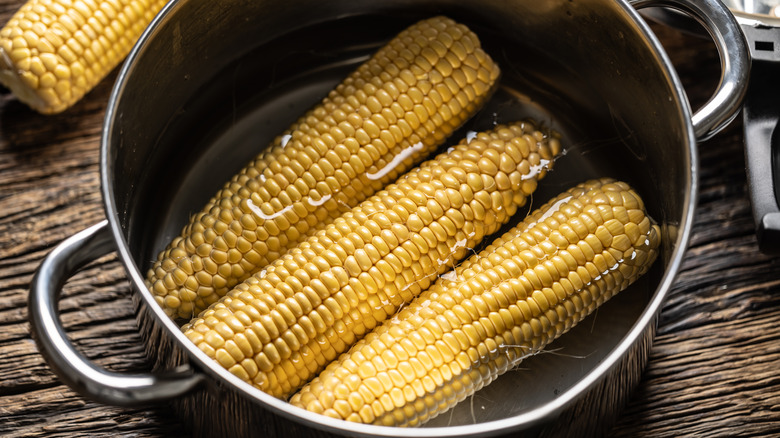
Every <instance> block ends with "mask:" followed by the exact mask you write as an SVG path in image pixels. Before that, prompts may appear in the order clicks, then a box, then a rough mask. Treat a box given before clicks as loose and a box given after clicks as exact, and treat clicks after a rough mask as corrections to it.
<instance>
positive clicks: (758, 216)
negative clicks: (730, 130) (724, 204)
mask: <svg viewBox="0 0 780 438" xmlns="http://www.w3.org/2000/svg"><path fill="white" fill-rule="evenodd" d="M742 30H743V31H744V33H745V36H746V38H747V40H748V44H749V45H750V51H751V55H752V58H753V66H752V73H751V78H750V85H749V87H748V92H747V96H746V97H745V105H744V108H743V117H744V127H745V128H744V129H745V160H746V162H747V179H748V188H749V191H750V200H751V203H752V206H753V218H754V220H755V224H756V236H757V238H758V246H759V249H760V250H761V252H763V253H766V254H780V206H779V205H778V199H780V129H777V128H778V123H779V122H780V29H778V28H775V27H768V26H761V25H756V24H743V25H742Z"/></svg>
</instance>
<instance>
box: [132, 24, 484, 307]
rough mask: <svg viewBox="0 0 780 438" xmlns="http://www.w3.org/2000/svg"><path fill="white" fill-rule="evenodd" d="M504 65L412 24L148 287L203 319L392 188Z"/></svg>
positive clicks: (257, 169)
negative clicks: (242, 286) (259, 274)
mask: <svg viewBox="0 0 780 438" xmlns="http://www.w3.org/2000/svg"><path fill="white" fill-rule="evenodd" d="M498 75H499V69H498V66H497V65H496V64H495V63H493V61H491V59H490V58H489V56H488V55H487V54H485V52H483V51H482V49H481V48H480V47H479V40H478V39H477V37H476V36H475V35H474V34H473V33H472V32H471V31H469V30H468V29H467V28H466V27H465V26H463V25H461V24H457V23H455V22H453V21H452V20H450V19H447V18H444V17H436V18H432V19H428V20H424V21H421V22H419V23H417V24H415V25H413V26H411V27H410V28H408V29H406V30H404V31H403V32H401V33H400V34H399V35H398V36H397V37H396V38H395V39H393V40H392V41H390V42H389V43H388V44H387V45H386V46H385V47H383V48H382V49H381V50H379V51H378V52H377V53H376V54H375V55H374V56H373V57H372V58H371V59H370V60H369V61H367V62H366V63H365V64H363V65H362V66H360V67H359V68H358V69H357V71H355V72H354V73H353V74H352V75H350V76H349V77H348V78H347V79H346V80H344V82H343V83H341V84H340V85H339V86H338V87H337V88H336V89H335V90H334V91H332V92H331V93H330V94H329V95H328V96H327V97H326V98H325V99H324V100H323V101H322V103H320V104H319V105H318V106H316V107H315V108H314V109H312V110H311V111H309V112H308V113H307V114H306V115H304V116H303V117H302V118H301V119H299V120H298V121H297V122H296V123H295V124H294V125H293V126H292V127H291V128H290V129H289V130H288V131H287V132H286V133H285V134H284V135H282V136H280V137H277V138H276V140H275V141H274V143H273V144H272V147H271V148H270V149H269V150H267V151H266V152H263V153H262V154H260V155H259V156H258V157H257V158H256V159H255V160H254V161H253V162H251V163H249V164H248V165H247V166H246V167H245V168H244V169H243V170H242V171H241V172H240V173H239V174H238V175H236V176H235V177H234V178H233V179H232V180H231V181H230V182H228V183H227V184H226V185H225V186H224V187H223V188H222V190H221V191H220V192H219V193H217V195H216V196H215V197H214V198H212V199H211V201H210V202H209V203H208V205H207V206H206V207H205V208H204V209H203V210H202V211H201V213H199V214H197V215H195V216H194V217H193V218H192V219H191V221H190V223H189V225H187V226H186V227H185V228H184V230H183V231H182V234H181V236H180V237H177V238H176V239H174V240H173V242H172V243H171V244H170V245H169V246H168V248H167V249H166V250H165V251H163V252H162V253H160V255H159V257H158V260H157V262H155V264H154V266H153V267H152V268H151V269H150V271H149V273H148V275H147V285H148V287H149V288H150V289H151V290H152V291H153V293H154V294H155V296H156V299H157V301H158V303H160V305H161V306H163V308H164V309H165V310H166V312H167V313H168V314H170V315H172V316H178V317H181V318H187V319H189V318H191V317H193V316H195V315H197V314H198V313H200V312H201V311H202V310H203V309H205V308H206V307H208V305H210V304H211V303H213V302H215V301H217V299H219V297H221V296H223V295H224V294H225V293H227V292H228V291H229V290H230V289H231V288H232V287H233V286H235V285H236V284H237V283H239V282H241V281H243V280H245V279H246V278H248V277H249V276H250V275H252V274H253V273H255V272H256V271H258V270H259V269H261V268H263V267H264V266H266V265H267V264H268V263H270V262H272V261H273V260H275V259H277V258H278V257H279V256H281V255H282V254H283V253H284V252H285V251H286V250H287V249H288V248H290V247H292V246H294V245H295V244H297V243H298V242H300V241H302V240H304V239H305V238H306V237H307V236H309V235H311V234H313V233H314V232H315V231H316V230H318V229H321V228H323V227H324V226H325V225H327V224H328V223H330V222H332V221H333V219H335V218H336V217H338V216H339V215H340V214H341V213H343V212H345V211H348V210H349V208H351V207H354V206H355V205H357V204H358V203H359V202H360V201H362V200H364V199H365V198H367V197H368V196H370V195H371V194H373V193H375V192H376V191H377V190H380V189H381V188H382V187H384V186H385V185H386V184H387V183H388V182H390V181H393V180H395V179H396V178H397V177H398V176H399V175H400V174H401V173H403V172H405V171H406V170H408V169H409V168H410V167H411V166H412V165H414V164H416V163H418V162H419V161H420V160H421V159H422V158H423V157H425V156H426V155H428V154H430V153H431V152H432V151H433V150H435V149H436V147H437V146H439V145H440V144H441V143H442V142H443V141H444V140H445V139H446V138H447V136H449V135H450V134H451V133H452V132H453V131H454V130H455V129H456V128H458V127H459V126H460V125H461V124H462V123H463V122H465V121H466V120H467V119H468V118H470V117H471V116H472V115H473V114H474V113H475V112H476V111H477V110H478V109H479V107H480V106H481V105H482V104H483V103H484V102H485V101H486V99H487V98H488V97H489V95H490V94H491V92H492V89H493V87H494V84H495V83H496V79H497V78H498Z"/></svg>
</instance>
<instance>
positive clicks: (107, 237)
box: [28, 220, 204, 406]
mask: <svg viewBox="0 0 780 438" xmlns="http://www.w3.org/2000/svg"><path fill="white" fill-rule="evenodd" d="M114 248H115V247H114V244H113V240H112V236H111V233H110V230H109V228H108V222H107V221H105V220H104V221H102V222H100V223H98V224H96V225H93V226H91V227H89V228H87V229H85V230H83V231H81V232H80V233H77V234H75V235H73V236H71V237H70V238H68V239H66V240H65V241H63V242H62V243H60V244H59V245H58V246H57V247H56V248H54V250H53V251H52V252H51V253H49V255H47V256H46V258H45V259H44V261H43V262H42V263H41V266H40V267H39V268H38V270H37V271H36V273H35V275H34V276H33V280H32V284H31V286H30V296H29V299H28V312H29V318H30V325H31V328H32V333H33V337H34V338H35V341H36V343H37V344H38V349H39V350H40V351H41V354H42V355H43V356H44V358H45V359H46V361H47V362H48V364H49V366H50V367H51V368H52V370H54V372H55V374H57V376H58V377H59V378H60V379H61V380H62V381H63V382H64V383H65V384H67V385H68V386H70V387H71V388H72V389H74V390H76V391H77V392H79V393H81V394H82V395H84V396H86V397H89V398H91V399H93V400H96V401H98V402H101V403H105V404H110V405H117V406H138V405H148V404H149V403H153V402H159V401H164V400H168V399H171V398H174V397H177V396H180V395H183V394H185V393H187V392H189V391H190V390H192V389H193V388H195V387H196V386H198V385H199V384H200V383H201V382H202V381H203V380H204V378H203V376H202V375H201V374H197V373H193V372H192V371H191V370H189V369H177V370H174V371H171V372H168V373H159V374H120V373H115V372H112V371H108V370H105V369H102V368H99V367H98V366H96V365H95V364H93V363H92V362H91V361H90V360H89V359H87V358H86V357H85V356H83V355H82V354H81V353H80V352H78V351H77V350H76V349H75V348H74V346H73V344H72V343H71V342H70V341H69V340H68V337H67V335H66V334H65V330H64V329H63V327H62V323H61V321H60V319H59V312H58V309H57V302H58V301H59V296H60V291H61V289H62V286H63V285H64V284H65V280H67V279H68V278H69V277H70V276H71V275H73V274H74V273H75V272H76V271H77V270H78V269H80V268H81V267H83V266H84V265H85V264H87V263H88V262H90V261H93V260H96V259H97V258H99V257H101V256H103V255H105V254H108V253H109V252H111V251H113V250H114Z"/></svg>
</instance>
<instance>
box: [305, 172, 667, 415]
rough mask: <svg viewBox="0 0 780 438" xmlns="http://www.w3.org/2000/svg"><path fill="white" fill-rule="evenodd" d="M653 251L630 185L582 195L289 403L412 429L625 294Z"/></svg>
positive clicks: (655, 241)
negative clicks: (607, 302)
mask: <svg viewBox="0 0 780 438" xmlns="http://www.w3.org/2000/svg"><path fill="white" fill-rule="evenodd" d="M659 241H660V230H659V228H658V226H657V225H655V224H654V223H653V221H652V220H651V219H650V218H649V217H648V216H647V215H646V213H645V211H644V206H643V203H642V200H641V199H640V198H639V196H638V195H637V194H636V193H635V192H634V191H633V190H632V189H631V188H630V187H628V185H626V184H625V183H622V182H616V181H611V180H594V181H590V182H587V183H583V184H581V185H579V186H577V187H575V188H573V189H571V190H569V191H567V192H565V193H563V194H561V195H560V196H558V197H557V198H555V199H553V200H552V201H550V202H548V203H547V204H545V206H543V207H542V208H540V209H539V210H537V211H536V212H535V213H533V214H532V215H530V216H529V217H528V218H526V220H525V221H524V222H522V223H521V224H520V225H518V226H517V227H515V228H513V229H512V230H510V231H509V232H507V233H505V234H504V235H503V236H502V237H500V238H499V239H497V240H496V241H495V242H493V243H492V244H491V245H490V246H489V247H487V248H486V249H485V250H484V251H482V252H480V253H479V254H478V255H476V256H472V257H470V258H469V259H467V260H466V261H465V262H464V263H463V264H461V265H460V266H459V267H458V268H457V269H455V270H454V275H452V276H446V277H445V278H442V279H440V280H438V281H437V282H436V283H435V284H434V285H433V286H431V288H430V289H428V290H427V291H425V292H423V293H422V294H421V295H420V296H419V297H418V298H416V299H415V300H414V301H412V302H411V303H410V304H409V305H408V306H407V307H405V308H404V309H403V310H402V311H401V312H399V313H398V314H397V315H395V316H394V317H393V318H391V319H388V320H387V321H385V323H383V324H382V325H380V326H379V327H377V328H376V329H375V330H374V331H372V332H371V333H370V334H368V335H366V336H365V337H364V338H363V339H362V340H361V341H359V342H358V343H357V344H356V345H355V346H354V347H352V348H351V349H350V350H349V352H347V353H345V354H344V355H342V356H341V357H340V358H339V360H338V361H335V362H333V363H332V364H330V365H329V366H328V367H327V368H326V369H325V370H324V371H323V372H322V373H321V374H320V375H319V376H318V377H317V378H316V379H314V380H313V381H312V382H311V383H309V384H308V385H306V386H304V387H303V389H302V390H301V391H300V392H298V393H297V394H295V395H294V396H293V397H292V399H291V403H292V404H293V405H295V406H298V407H302V408H305V409H307V410H309V411H313V412H317V413H321V414H324V415H327V416H330V417H335V418H340V419H344V420H348V421H356V422H363V423H374V424H379V425H387V426H415V425H419V424H422V423H424V422H425V421H426V420H428V419H430V418H432V417H434V416H435V415H437V414H439V413H441V412H444V411H445V410H447V409H449V408H450V407H452V406H454V405H455V404H456V403H458V402H459V401H461V400H463V399H464V398H466V397H467V396H469V395H470V394H473V393H474V392H475V391H477V390H479V389H480V388H482V387H484V386H485V385H487V384H489V383H490V382H491V381H492V380H494V379H495V378H496V377H497V376H499V375H501V374H502V373H504V372H506V371H507V370H509V369H511V368H512V367H514V366H516V365H517V364H518V363H519V361H520V360H522V359H523V358H524V357H526V356H528V355H531V354H534V353H535V352H539V351H540V350H542V349H543V348H544V347H545V345H547V344H549V343H550V342H551V341H553V340H554V339H556V338H558V337H559V336H561V335H562V334H563V333H565V332H567V331H568V330H569V329H570V328H571V327H573V326H574V325H575V324H577V323H578V322H579V321H580V320H582V319H583V318H584V317H585V316H587V315H588V314H590V313H591V312H593V311H594V310H595V309H596V308H597V307H598V306H600V305H601V304H602V303H604V302H605V301H607V300H608V299H609V298H610V297H612V296H613V295H615V294H616V293H618V292H619V291H621V290H623V289H625V288H626V287H628V285H630V284H631V283H632V282H634V281H635V280H636V279H637V278H638V277H639V276H641V275H642V274H644V273H645V272H646V271H647V270H648V269H649V267H650V265H651V264H652V263H653V261H654V259H655V258H656V256H657V252H658V245H659ZM594 336H597V334H594Z"/></svg>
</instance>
